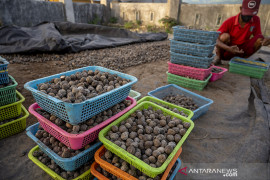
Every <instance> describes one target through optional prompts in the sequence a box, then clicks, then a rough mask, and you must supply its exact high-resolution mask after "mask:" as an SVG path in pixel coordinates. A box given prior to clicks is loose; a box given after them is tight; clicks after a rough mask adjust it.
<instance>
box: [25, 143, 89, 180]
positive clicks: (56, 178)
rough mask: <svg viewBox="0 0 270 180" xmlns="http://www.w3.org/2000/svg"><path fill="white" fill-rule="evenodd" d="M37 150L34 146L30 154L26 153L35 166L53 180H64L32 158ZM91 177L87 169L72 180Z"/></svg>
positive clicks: (83, 179) (84, 179) (85, 179)
mask: <svg viewBox="0 0 270 180" xmlns="http://www.w3.org/2000/svg"><path fill="white" fill-rule="evenodd" d="M38 150H39V147H38V146H35V147H34V148H32V149H31V150H30V152H29V153H28V158H29V159H31V160H32V161H33V162H34V163H35V164H36V165H38V166H39V167H40V168H41V169H42V170H43V171H45V172H46V173H47V174H49V175H50V176H51V177H52V178H53V179H55V180H65V179H63V178H62V177H61V176H59V175H58V174H56V173H55V172H54V171H53V170H51V169H50V168H49V167H47V166H46V165H44V164H43V163H42V162H40V161H39V160H38V159H37V158H35V157H34V156H33V152H35V151H38ZM91 177H92V174H91V172H90V169H89V170H87V171H86V172H85V173H83V174H81V175H80V176H79V177H77V178H75V179H74V180H89V179H90V178H91Z"/></svg>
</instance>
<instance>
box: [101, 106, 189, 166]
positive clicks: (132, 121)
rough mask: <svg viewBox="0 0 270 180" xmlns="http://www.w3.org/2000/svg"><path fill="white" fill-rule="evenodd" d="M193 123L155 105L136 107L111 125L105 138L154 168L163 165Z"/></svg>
mask: <svg viewBox="0 0 270 180" xmlns="http://www.w3.org/2000/svg"><path fill="white" fill-rule="evenodd" d="M189 127H190V123H188V122H183V121H182V120H180V119H177V118H175V117H172V116H170V115H164V114H163V111H162V110H153V108H152V107H149V108H148V109H143V110H137V111H136V112H134V113H133V114H131V115H130V116H129V118H127V119H126V120H124V121H122V122H121V123H120V125H119V126H112V128H111V130H110V131H109V132H108V134H107V135H106V138H107V139H109V140H110V141H112V142H113V143H114V144H116V145H117V146H119V147H121V148H123V149H124V150H126V151H127V152H129V153H130V154H132V155H134V156H136V157H137V158H139V159H141V160H143V161H144V162H145V163H147V164H149V165H150V166H152V167H154V168H158V167H160V166H161V165H162V164H163V163H164V162H165V161H166V159H167V157H168V156H169V155H170V154H171V152H172V151H173V149H174V148H175V147H176V145H177V143H178V142H179V141H180V140H181V138H182V136H184V135H185V133H186V132H187V130H188V128H189Z"/></svg>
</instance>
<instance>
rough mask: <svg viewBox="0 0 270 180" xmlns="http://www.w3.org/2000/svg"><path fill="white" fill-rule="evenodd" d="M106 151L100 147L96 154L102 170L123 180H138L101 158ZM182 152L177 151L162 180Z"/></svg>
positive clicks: (180, 150)
mask: <svg viewBox="0 0 270 180" xmlns="http://www.w3.org/2000/svg"><path fill="white" fill-rule="evenodd" d="M105 151H106V148H105V147H104V146H102V147H100V148H99V149H98V150H97V151H96V153H95V161H96V162H97V163H98V164H99V165H100V167H101V168H102V169H104V170H105V171H107V172H109V173H111V174H113V175H114V176H116V177H118V178H120V179H122V180H138V179H137V178H135V177H134V176H131V175H130V174H128V173H126V172H125V171H122V170H121V169H119V168H117V167H115V166H113V165H112V164H110V163H108V162H107V161H105V160H103V159H102V158H101V157H102V156H103V155H104V153H105ZM181 152H182V147H181V148H180V149H179V150H178V151H177V153H176V154H175V156H174V157H173V159H172V161H171V162H170V164H169V165H168V167H167V168H166V171H165V172H164V173H163V175H162V178H161V180H166V179H167V177H168V175H169V173H170V171H171V169H172V168H173V166H174V164H175V163H176V161H177V159H178V157H179V156H180V154H181Z"/></svg>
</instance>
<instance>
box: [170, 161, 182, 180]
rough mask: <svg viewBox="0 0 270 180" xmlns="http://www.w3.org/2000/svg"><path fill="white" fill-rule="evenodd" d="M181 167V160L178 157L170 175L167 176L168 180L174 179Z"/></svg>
mask: <svg viewBox="0 0 270 180" xmlns="http://www.w3.org/2000/svg"><path fill="white" fill-rule="evenodd" d="M180 167H181V160H180V159H179V158H178V159H177V160H176V162H175V169H174V170H173V172H172V174H171V176H170V177H169V180H174V178H175V176H176V174H177V173H178V171H179V169H180Z"/></svg>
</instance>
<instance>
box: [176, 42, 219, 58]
mask: <svg viewBox="0 0 270 180" xmlns="http://www.w3.org/2000/svg"><path fill="white" fill-rule="evenodd" d="M215 45H216V44H213V45H202V44H195V43H188V42H182V41H175V40H171V51H172V52H175V53H180V54H187V55H193V56H199V57H209V56H211V55H212V53H213V50H214V48H215Z"/></svg>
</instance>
